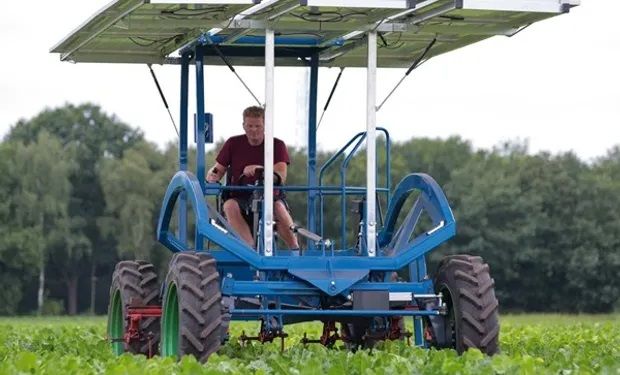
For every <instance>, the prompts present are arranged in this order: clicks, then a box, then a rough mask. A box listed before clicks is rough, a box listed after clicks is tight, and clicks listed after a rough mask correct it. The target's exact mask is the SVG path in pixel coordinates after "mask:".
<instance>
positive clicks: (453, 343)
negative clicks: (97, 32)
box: [442, 285, 458, 349]
mask: <svg viewBox="0 0 620 375" xmlns="http://www.w3.org/2000/svg"><path fill="white" fill-rule="evenodd" d="M442 294H443V296H444V302H445V303H446V307H447V310H448V314H447V316H446V318H447V319H446V323H447V324H446V334H448V335H449V337H450V347H452V348H454V349H458V348H457V339H456V338H457V329H458V327H457V324H456V310H455V309H454V301H453V299H452V293H451V292H450V289H449V288H448V286H447V285H446V286H445V288H443V289H442Z"/></svg>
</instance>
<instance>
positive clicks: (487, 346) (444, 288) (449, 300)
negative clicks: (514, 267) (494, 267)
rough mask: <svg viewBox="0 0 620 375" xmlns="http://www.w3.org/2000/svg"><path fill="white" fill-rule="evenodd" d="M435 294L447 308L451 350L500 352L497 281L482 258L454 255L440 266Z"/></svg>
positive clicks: (446, 325)
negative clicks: (437, 294)
mask: <svg viewBox="0 0 620 375" xmlns="http://www.w3.org/2000/svg"><path fill="white" fill-rule="evenodd" d="M434 284H435V292H436V293H442V294H443V300H444V302H445V304H446V306H447V319H446V324H445V334H446V339H447V342H448V343H449V347H451V348H453V349H456V351H457V352H458V353H459V354H461V353H463V352H465V351H466V350H467V349H469V348H478V349H480V351H482V352H483V353H486V354H488V355H493V354H495V353H497V352H498V350H499V342H498V339H499V313H498V306H499V304H498V302H497V299H496V298H495V289H494V286H495V281H494V280H493V279H492V278H491V275H490V274H489V265H488V264H486V263H484V261H483V260H482V258H481V257H477V256H471V255H453V256H449V257H446V258H444V259H443V260H442V261H441V262H440V263H439V268H438V270H437V275H436V276H435V280H434Z"/></svg>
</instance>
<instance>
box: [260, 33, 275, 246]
mask: <svg viewBox="0 0 620 375" xmlns="http://www.w3.org/2000/svg"><path fill="white" fill-rule="evenodd" d="M274 54H275V39H274V33H273V30H272V29H267V30H265V141H264V144H265V193H264V197H265V199H264V200H263V204H264V207H263V234H264V239H265V246H264V249H265V255H266V256H272V255H273V118H274V108H273V107H274V92H273V91H274V90H273V86H274V85H273V78H274V74H273V71H274V66H275V58H274Z"/></svg>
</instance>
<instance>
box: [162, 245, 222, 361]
mask: <svg viewBox="0 0 620 375" xmlns="http://www.w3.org/2000/svg"><path fill="white" fill-rule="evenodd" d="M221 300H222V296H221V294H220V275H219V274H218V272H217V269H216V265H215V259H213V258H212V257H211V256H210V255H208V254H206V253H202V252H190V251H184V252H180V253H177V254H175V255H174V257H173V258H172V261H171V262H170V270H169V271H168V276H167V277H166V290H165V292H164V301H163V312H162V328H161V329H162V340H161V354H162V356H175V357H177V358H180V357H181V356H183V355H187V354H191V355H193V356H195V357H196V358H197V359H198V360H200V361H201V362H206V361H207V359H208V358H209V356H210V355H211V354H212V353H214V352H216V351H217V350H218V349H219V348H220V345H221V324H222V306H221Z"/></svg>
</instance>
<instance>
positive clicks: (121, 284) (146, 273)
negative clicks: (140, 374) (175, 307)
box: [108, 260, 160, 355]
mask: <svg viewBox="0 0 620 375" xmlns="http://www.w3.org/2000/svg"><path fill="white" fill-rule="evenodd" d="M132 303H133V304H136V303H138V304H140V305H143V306H159V304H160V302H159V283H158V282H157V273H156V272H155V267H153V265H152V264H150V263H148V262H145V261H142V260H137V261H134V260H126V261H122V262H119V263H117V264H116V267H115V268H114V273H113V275H112V285H111V286H110V304H109V306H108V337H109V338H110V339H111V340H112V351H113V352H114V353H115V354H116V355H121V354H123V353H125V352H129V353H133V354H144V355H149V354H151V355H154V354H157V353H158V347H159V336H160V335H159V318H146V319H143V320H141V321H140V331H142V333H143V334H142V335H141V336H143V337H142V339H141V340H140V341H131V342H130V343H129V344H127V345H126V344H125V343H124V342H123V341H122V339H123V335H124V334H125V332H126V330H127V319H126V317H127V308H128V307H129V305H130V304H132ZM149 336H150V337H151V339H150V341H149V340H147V338H146V337H149Z"/></svg>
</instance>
